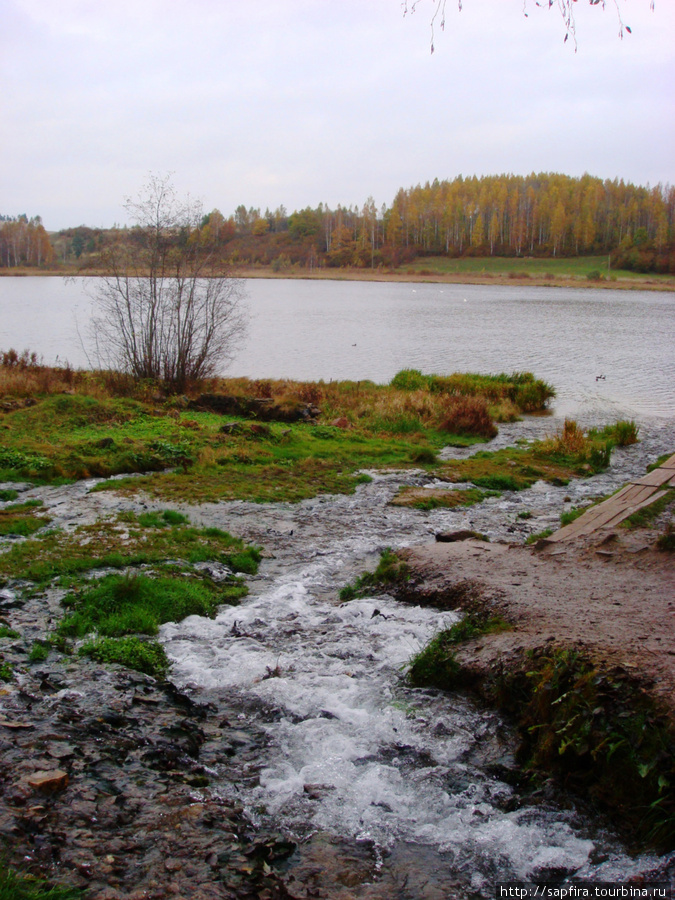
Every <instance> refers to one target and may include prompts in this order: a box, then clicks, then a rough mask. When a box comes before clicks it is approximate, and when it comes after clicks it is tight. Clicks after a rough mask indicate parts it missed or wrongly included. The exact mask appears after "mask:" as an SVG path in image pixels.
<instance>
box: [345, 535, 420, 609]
mask: <svg viewBox="0 0 675 900" xmlns="http://www.w3.org/2000/svg"><path fill="white" fill-rule="evenodd" d="M409 574H410V573H409V569H408V566H407V564H406V563H404V562H402V561H401V560H400V559H399V558H398V556H397V555H396V554H395V553H394V551H393V550H390V549H389V548H387V549H386V550H384V551H383V552H382V554H381V556H380V561H379V562H378V564H377V567H376V568H375V571H373V572H364V573H363V574H362V575H359V577H358V578H356V579H355V580H354V581H352V582H351V583H350V584H346V585H345V586H344V587H343V588H342V589H341V590H340V594H339V597H340V600H342V601H343V602H345V601H348V600H355V599H356V598H357V597H367V596H368V595H369V594H371V593H373V592H376V591H378V590H380V591H382V590H386V588H387V587H388V586H391V585H395V584H401V583H404V582H406V581H407V580H408V577H409Z"/></svg>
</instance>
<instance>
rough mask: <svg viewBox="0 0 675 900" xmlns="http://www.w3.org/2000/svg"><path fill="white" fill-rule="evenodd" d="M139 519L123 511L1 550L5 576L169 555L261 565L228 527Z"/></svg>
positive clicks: (75, 572)
mask: <svg viewBox="0 0 675 900" xmlns="http://www.w3.org/2000/svg"><path fill="white" fill-rule="evenodd" d="M134 518H135V517H134V516H133V514H131V515H130V514H128V513H123V514H121V515H120V516H119V517H117V518H112V519H108V520H102V521H99V522H96V523H95V524H93V525H81V526H79V527H77V528H75V529H74V530H73V531H69V532H60V531H51V532H46V533H45V534H43V535H41V536H36V537H34V538H29V539H28V540H26V541H22V542H21V543H20V544H16V545H15V546H13V547H12V548H11V549H10V550H8V551H7V552H6V553H3V554H0V580H1V579H3V578H4V579H5V580H7V579H10V578H24V579H27V580H28V581H32V582H35V583H36V584H38V585H44V584H47V583H48V582H50V581H53V580H54V579H56V578H63V577H71V578H72V577H78V576H82V575H83V574H84V573H86V572H88V571H90V570H91V569H97V568H113V569H122V568H125V567H128V566H138V565H143V564H147V563H152V564H155V563H162V562H164V561H165V560H168V559H172V560H180V561H184V562H186V563H196V562H205V561H215V562H221V563H223V564H224V565H226V566H228V567H229V568H230V569H232V570H233V571H235V572H244V573H253V572H255V571H256V569H257V565H258V562H259V560H260V551H259V550H258V549H257V548H256V547H249V546H246V545H245V544H244V542H243V541H241V540H239V539H238V538H234V537H232V536H231V535H230V534H228V533H227V532H225V531H220V530H219V529H214V528H194V527H193V526H191V525H176V526H172V527H171V528H165V527H159V528H148V527H143V526H141V525H140V524H138V526H137V527H134Z"/></svg>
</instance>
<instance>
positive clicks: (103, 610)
mask: <svg viewBox="0 0 675 900" xmlns="http://www.w3.org/2000/svg"><path fill="white" fill-rule="evenodd" d="M259 560H260V551H259V550H258V549H257V548H256V547H250V546H247V545H245V544H244V543H243V541H241V540H239V539H237V538H233V537H232V536H231V535H230V534H228V533H227V532H225V531H222V530H221V529H219V528H193V527H192V526H191V525H189V523H188V522H187V519H186V517H185V516H184V515H183V514H181V513H176V512H174V511H171V510H164V511H158V512H153V513H149V514H141V515H140V516H136V515H135V514H134V513H132V512H124V513H120V514H119V515H118V516H117V517H115V518H112V519H109V520H107V521H102V522H98V523H96V524H94V525H86V526H81V527H80V528H77V529H75V530H74V531H73V532H69V533H67V534H64V533H61V532H51V533H47V534H45V535H43V536H42V537H36V538H33V539H29V540H26V541H24V542H22V543H21V544H19V545H16V546H14V547H12V548H11V549H10V550H9V551H8V552H7V553H4V554H1V555H0V574H2V575H3V576H4V577H5V578H21V579H27V580H30V581H32V582H34V583H35V584H36V585H37V587H38V588H39V587H44V586H46V585H47V584H49V583H52V584H53V583H57V584H60V585H61V586H62V587H66V588H69V589H70V590H69V593H68V594H67V595H66V596H65V597H64V599H63V601H62V604H63V606H64V608H65V610H66V614H65V615H64V617H63V618H62V619H61V621H60V622H59V624H58V625H57V626H56V629H55V631H54V633H53V634H52V635H51V637H50V639H49V641H36V642H34V644H33V646H32V648H31V651H30V654H29V657H28V659H29V662H31V663H35V662H43V661H44V660H45V659H46V658H47V656H48V655H49V650H50V648H51V647H52V646H53V647H54V648H55V649H57V650H58V651H59V652H62V653H72V645H71V641H72V640H73V639H76V638H83V637H87V636H89V635H94V637H93V638H92V639H91V640H89V641H88V642H87V643H86V644H85V645H84V646H83V647H82V648H80V651H79V652H80V653H81V654H84V655H87V656H90V657H92V658H93V659H96V660H98V661H99V662H103V663H106V662H110V663H112V662H114V663H119V664H121V665H125V666H127V667H128V668H133V669H138V670H139V671H141V672H145V673H147V674H151V675H156V676H157V677H163V676H164V675H165V674H166V672H167V671H168V667H169V663H168V660H167V658H166V656H165V654H164V652H163V650H162V648H161V646H160V645H159V644H157V642H156V641H152V640H149V639H148V638H145V637H141V635H143V636H145V635H147V636H148V637H152V636H153V635H156V634H157V631H158V629H159V626H160V625H161V624H163V623H164V622H169V621H180V620H181V619H183V618H185V617H186V616H189V615H201V616H211V617H213V616H214V615H215V613H216V611H217V608H218V607H219V606H220V605H222V604H234V603H237V602H239V600H240V599H241V598H242V597H243V596H245V595H246V593H247V587H246V584H245V583H244V582H243V580H242V579H241V578H239V577H237V576H235V575H232V576H231V577H229V578H228V579H226V580H225V581H222V582H220V583H219V584H217V585H216V584H214V583H213V582H212V581H211V580H210V579H209V578H208V577H207V576H202V575H201V574H198V573H195V571H194V570H193V569H192V566H191V564H192V563H195V562H204V561H218V562H221V563H224V564H225V565H227V566H228V567H229V569H230V570H231V571H232V572H240V573H248V574H254V573H255V572H256V571H257V567H258V562H259ZM143 563H152V564H153V570H152V571H149V572H143V573H133V574H131V573H126V574H117V573H111V574H107V575H104V576H103V577H100V578H98V579H95V580H91V579H86V578H85V577H84V576H85V575H86V573H87V572H89V571H91V570H92V569H101V568H124V567H129V566H138V565H141V564H143ZM3 628H4V626H3ZM5 631H6V635H5V636H9V635H10V633H11V632H10V629H5ZM2 636H3V635H2V634H0V637H2ZM1 661H2V658H1V656H0V662H1ZM12 678H13V672H12V670H11V667H10V666H9V665H7V664H5V665H4V666H0V679H3V680H11V679H12Z"/></svg>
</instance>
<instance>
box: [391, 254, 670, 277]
mask: <svg viewBox="0 0 675 900" xmlns="http://www.w3.org/2000/svg"><path fill="white" fill-rule="evenodd" d="M398 271H399V272H400V273H402V274H413V273H415V272H424V273H429V274H432V275H473V276H479V275H487V276H490V275H499V276H507V277H520V276H522V277H524V278H528V277H530V278H542V277H546V276H547V275H553V276H554V277H555V278H560V279H566V278H574V279H583V280H584V281H587V280H588V275H589V274H590V273H592V272H594V271H595V272H600V273H601V275H602V277H603V278H605V277H606V275H607V257H606V256H579V257H569V258H567V257H562V258H561V257H558V258H552V257H546V258H535V257H501V256H481V257H462V258H459V259H449V258H447V257H440V256H428V257H418V258H417V259H416V260H414V262H413V263H408V264H406V265H404V266H401V268H400V269H399V270H398ZM610 277H618V278H621V279H631V280H644V278H645V276H644V275H639V274H638V273H635V272H630V271H628V270H626V269H612V270H611V272H610ZM649 279H650V280H651V279H654V280H656V281H672V276H670V277H669V276H667V275H663V276H659V275H652V274H650V275H649Z"/></svg>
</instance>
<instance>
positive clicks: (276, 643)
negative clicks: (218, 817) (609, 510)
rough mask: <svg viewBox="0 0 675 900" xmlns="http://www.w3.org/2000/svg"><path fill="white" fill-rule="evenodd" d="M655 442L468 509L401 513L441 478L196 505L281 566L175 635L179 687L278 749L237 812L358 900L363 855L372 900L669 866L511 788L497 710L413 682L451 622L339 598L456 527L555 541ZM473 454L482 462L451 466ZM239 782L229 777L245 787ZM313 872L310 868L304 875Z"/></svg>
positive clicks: (172, 630)
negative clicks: (397, 497)
mask: <svg viewBox="0 0 675 900" xmlns="http://www.w3.org/2000/svg"><path fill="white" fill-rule="evenodd" d="M552 426H553V423H552V420H551V419H547V420H546V419H536V418H532V419H529V420H527V421H526V422H524V423H516V424H514V425H508V426H502V428H501V430H500V436H499V438H498V439H497V440H496V441H495V442H494V445H493V446H499V445H507V444H509V443H513V441H514V440H516V439H518V438H522V437H523V436H524V437H526V438H531V437H536V436H539V435H541V434H543V433H550V432H551V430H552ZM641 438H642V440H641V442H640V443H639V444H637V445H634V446H633V447H629V448H624V449H621V448H619V449H617V450H615V452H614V455H613V464H612V467H611V468H610V470H609V471H608V472H606V473H604V474H603V475H600V476H596V477H594V478H592V479H588V480H585V481H580V480H575V481H573V482H572V483H571V484H570V485H568V486H565V487H554V486H551V485H547V484H543V483H537V484H536V485H534V486H533V487H532V488H531V489H530V490H528V491H523V492H520V493H518V494H514V493H508V494H505V495H503V496H502V497H499V498H491V499H489V500H487V501H484V502H483V503H482V504H480V505H479V506H476V507H471V508H469V509H465V510H462V511H458V510H434V511H433V512H418V511H415V510H410V509H403V508H399V507H393V506H389V505H387V504H388V501H389V500H390V499H391V498H392V497H393V496H394V494H395V493H396V491H397V490H398V489H399V487H400V486H401V485H403V484H411V483H413V484H418V485H423V484H425V483H428V482H429V479H428V478H427V476H425V475H424V474H423V473H417V474H412V475H411V473H387V474H382V473H380V474H378V473H376V472H371V473H370V474H371V475H372V477H373V481H372V483H370V484H366V485H362V486H360V487H359V488H358V489H357V491H356V493H355V494H354V495H352V496H330V497H319V498H316V499H313V500H308V501H305V502H303V503H300V504H297V505H290V504H271V505H268V506H265V507H261V506H257V505H255V504H249V503H245V502H237V503H229V504H220V505H205V506H201V507H199V508H188V507H186V508H185V510H186V511H188V512H189V513H190V516H191V518H192V519H193V520H194V521H196V522H197V523H199V524H203V525H217V526H218V527H222V528H227V529H228V530H230V531H232V532H233V533H235V534H238V535H241V536H242V537H245V538H246V539H248V540H253V541H255V542H256V543H258V544H259V545H260V546H261V547H263V548H264V550H265V558H264V560H263V563H262V565H261V569H260V573H259V574H258V575H257V576H256V577H254V578H251V579H249V586H250V594H249V596H248V597H247V598H246V600H245V601H244V602H243V603H242V604H241V605H240V606H239V607H236V608H225V609H223V611H222V612H221V613H220V614H219V615H218V616H217V617H216V619H215V620H209V619H203V618H200V617H195V616H193V617H190V618H188V619H186V620H184V621H183V622H181V623H178V624H168V625H165V626H163V628H162V632H161V638H162V641H163V643H164V646H165V649H166V651H167V653H168V654H169V656H170V658H171V659H172V661H173V678H174V679H175V680H177V682H178V683H179V684H181V685H182V686H183V687H185V688H187V689H191V690H194V691H197V692H198V693H200V694H201V695H206V696H207V697H209V698H211V699H213V698H215V697H218V696H221V697H223V698H227V702H228V704H229V705H230V706H231V705H232V704H234V705H239V706H240V707H241V712H240V713H239V715H238V719H239V721H240V723H241V727H242V730H244V731H246V729H247V727H249V726H255V727H262V728H263V730H264V733H265V735H266V738H265V742H264V752H261V754H260V756H259V759H258V760H257V762H256V763H255V765H253V766H251V767H250V768H249V769H248V771H246V772H242V773H241V779H240V782H239V783H238V785H237V790H238V792H239V798H240V800H241V802H242V803H243V804H244V806H245V808H246V810H247V812H248V813H249V815H250V816H251V817H252V818H253V819H254V820H255V821H258V822H260V823H264V824H266V825H269V824H270V823H273V824H274V825H275V827H277V828H280V829H282V830H283V831H284V832H285V833H287V834H289V835H291V836H292V837H293V838H294V839H296V840H304V841H306V844H304V845H303V846H304V848H305V849H304V855H305V856H309V858H310V859H314V861H315V862H316V859H315V858H314V854H315V853H316V854H318V855H317V857H316V858H317V859H318V860H319V862H317V863H316V866H318V867H319V868H320V869H321V870H322V871H323V872H329V871H330V867H331V865H332V866H333V868H334V874H335V873H338V874H337V875H336V879H337V880H336V882H335V884H336V885H337V886H336V887H335V889H334V890H335V891H337V893H331V889H329V888H327V887H325V886H324V889H325V890H326V891H327V893H322V894H321V896H336V897H338V896H342V894H341V893H340V892H339V891H340V890H342V888H340V887H339V885H340V883H341V882H340V876H339V873H341V872H344V871H345V868H344V867H345V859H352V860H354V859H356V860H358V859H359V854H358V853H356V850H355V848H361V851H360V852H361V853H362V854H365V856H366V857H367V859H364V860H361V862H360V863H359V864H358V865H357V862H353V863H352V864H353V865H354V866H356V868H357V869H358V868H359V865H360V866H361V869H363V867H365V869H366V870H368V867H370V870H369V873H368V872H367V875H368V877H367V878H366V881H367V882H368V879H370V881H369V883H370V884H371V887H370V888H369V889H368V891H370V892H368V891H366V889H365V884H363V878H364V877H365V876H364V874H363V872H362V871H361V870H360V869H359V871H361V874H360V875H358V876H357V875H354V876H353V877H354V878H355V879H357V880H358V879H359V878H360V879H361V881H359V882H358V883H360V884H361V887H360V891H361V893H359V894H358V895H357V896H373V897H375V896H377V897H379V896H401V897H403V896H411V897H418V896H419V897H427V896H429V897H435V896H439V897H440V896H444V897H445V896H466V891H467V890H469V891H472V892H476V894H477V895H478V896H488V895H491V892H492V891H493V890H494V884H495V882H496V881H504V880H507V881H508V880H513V879H524V880H532V879H534V878H542V879H548V880H564V879H567V878H568V877H571V876H574V878H575V880H580V881H619V880H623V879H626V878H627V877H629V876H631V875H637V874H639V873H641V872H646V871H648V870H649V869H651V868H653V867H654V866H655V864H656V862H655V860H654V859H653V858H650V857H644V856H639V857H631V856H630V855H628V854H627V853H626V851H625V850H623V849H622V848H621V846H620V844H619V842H618V841H616V839H615V838H614V837H613V836H612V834H611V832H610V831H607V830H604V829H602V828H599V827H598V826H597V824H595V823H594V822H593V821H592V820H590V819H589V818H588V816H587V815H586V814H585V813H584V811H583V810H580V809H579V808H576V807H575V806H574V805H572V804H571V803H570V801H569V799H568V798H564V797H556V796H555V795H554V793H553V792H552V791H548V792H547V791H544V792H543V794H542V795H541V796H539V797H534V798H532V797H530V798H525V797H522V796H520V795H519V793H518V791H517V790H516V789H515V788H514V787H512V786H511V784H510V783H509V782H513V778H510V777H509V776H510V775H511V776H513V775H514V774H515V766H514V762H513V758H512V748H513V737H512V735H511V734H510V731H509V728H508V726H507V725H506V724H505V723H504V722H502V721H501V720H500V718H499V716H498V715H497V714H496V713H494V712H493V711H490V710H486V709H483V708H479V707H478V706H477V705H475V704H473V703H472V702H470V701H469V700H468V699H466V698H464V697H460V696H456V695H447V694H442V693H440V692H438V691H434V690H419V689H412V688H410V687H408V686H407V685H406V681H405V670H406V665H407V663H408V662H409V660H410V658H411V656H412V655H413V654H414V653H416V652H417V651H418V650H419V649H420V648H421V647H423V646H424V645H425V643H426V642H427V641H428V640H429V639H430V638H431V637H432V636H433V635H434V634H435V633H436V632H437V631H438V630H440V629H442V628H447V627H448V626H449V625H450V624H451V623H452V622H453V621H455V620H456V618H457V616H456V614H455V613H448V612H443V613H441V612H439V611H437V610H433V609H423V608H418V607H414V606H409V605H406V604H402V603H398V602H396V601H394V600H393V599H392V598H390V597H388V596H386V595H384V596H382V595H380V596H376V597H370V598H365V599H360V600H353V601H351V602H349V603H340V602H339V600H338V599H337V594H338V592H339V589H340V588H341V587H342V586H343V585H344V584H345V583H347V582H349V581H350V580H352V579H353V578H354V576H355V575H357V574H359V573H360V572H361V571H363V570H364V569H366V568H372V567H374V565H375V563H376V561H377V558H378V555H379V553H380V552H381V551H382V550H383V549H384V548H385V547H392V548H395V549H396V548H400V547H403V546H406V545H410V544H414V543H418V542H424V541H429V540H432V539H433V535H434V534H435V533H436V532H438V531H444V530H455V529H459V528H472V529H475V530H479V531H483V532H485V533H486V534H488V535H489V537H490V538H491V539H492V540H510V541H514V540H515V541H522V540H524V538H525V536H526V535H527V534H529V533H531V532H533V531H541V530H542V529H543V528H545V527H547V526H554V525H555V524H556V523H557V522H558V519H559V514H560V510H561V509H562V508H563V503H564V500H565V498H570V499H571V502H572V504H574V503H576V502H580V501H582V500H584V499H587V498H588V497H590V496H595V495H599V494H606V493H608V492H610V491H612V490H615V489H616V488H618V487H619V486H620V485H621V484H623V483H624V482H625V481H626V480H627V479H628V478H631V477H638V476H640V475H641V474H643V473H644V470H645V466H646V464H647V463H648V462H649V461H652V460H653V459H655V458H656V457H657V456H658V455H659V453H662V452H664V451H667V450H669V449H672V427H669V426H668V425H667V424H666V423H664V422H663V420H660V421H658V420H654V421H653V422H652V423H651V424H650V425H648V426H646V427H645V426H643V429H642V434H641ZM466 452H472V451H456V450H453V449H450V448H448V449H447V450H446V451H445V453H446V455H448V456H453V455H465V453H466ZM568 502H569V501H568ZM526 509H527V510H529V511H531V512H532V514H533V515H532V519H529V520H527V521H525V522H524V521H523V520H522V519H519V518H518V515H517V514H518V512H519V511H523V510H526ZM223 777H225V776H223ZM226 777H227V780H228V781H231V780H232V773H228V774H227V776H226ZM235 780H236V779H235ZM327 836H330V839H327ZM336 838H337V839H338V843H337V844H336V843H335V840H336ZM345 841H346V842H347V844H346V845H345V843H344V842H345ZM317 842H319V844H320V849H319V850H317V849H316V846H317ZM329 848H330V850H329ZM364 848H365V849H364ZM355 853H356V856H354V854H355ZM302 859H303V852H301V854H300V863H297V862H296V865H299V866H300V869H301V870H302V865H303V862H302ZM331 859H332V863H331ZM308 865H309V864H308ZM316 866H315V868H316ZM309 868H310V870H311V868H312V867H311V865H310V866H309ZM347 871H349V866H347ZM302 877H303V879H304V880H305V881H306V872H305V873H304V874H303V876H302ZM326 877H328V876H326ZM411 878H412V879H413V881H411ZM415 879H417V880H416V881H415ZM329 883H330V878H329ZM355 883H357V882H356V881H355ZM414 884H416V885H417V886H416V887H415V886H414ZM377 885H379V888H378V887H377ZM380 891H383V893H380ZM411 891H412V893H410V892H411ZM457 891H459V893H456V892H457ZM406 892H408V893H406ZM345 896H347V895H345ZM349 896H352V895H349Z"/></svg>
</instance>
